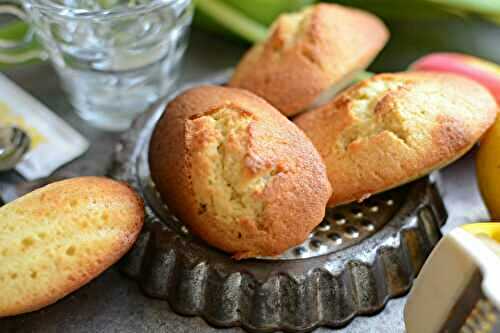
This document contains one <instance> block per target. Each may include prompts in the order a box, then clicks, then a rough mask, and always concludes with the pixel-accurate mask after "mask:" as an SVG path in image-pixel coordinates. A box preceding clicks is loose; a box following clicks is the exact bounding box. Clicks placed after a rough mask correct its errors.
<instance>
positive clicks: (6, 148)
mask: <svg viewBox="0 0 500 333" xmlns="http://www.w3.org/2000/svg"><path fill="white" fill-rule="evenodd" d="M30 145H31V139H30V137H29V136H28V134H26V132H24V131H23V130H21V129H19V128H17V127H0V171H8V170H11V169H13V168H14V167H15V166H16V164H17V163H18V162H19V161H20V160H21V159H22V158H23V156H24V154H25V153H26V152H27V151H28V150H29V148H30Z"/></svg>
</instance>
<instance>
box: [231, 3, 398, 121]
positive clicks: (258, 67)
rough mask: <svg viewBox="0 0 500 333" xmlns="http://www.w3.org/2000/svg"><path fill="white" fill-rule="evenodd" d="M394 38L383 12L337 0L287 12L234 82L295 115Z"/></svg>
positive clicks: (246, 60) (240, 67) (251, 53)
mask: <svg viewBox="0 0 500 333" xmlns="http://www.w3.org/2000/svg"><path fill="white" fill-rule="evenodd" d="M388 37H389V33H388V31H387V29H386V27H385V26H384V24H383V23H382V21H381V20H379V19H378V18H377V17H375V16H373V15H371V14H369V13H367V12H364V11H361V10H357V9H353V8H348V7H343V6H339V5H335V4H319V5H316V6H313V7H309V8H306V9H305V10H303V11H301V12H299V13H294V14H285V15H281V16H280V17H279V18H278V19H277V20H276V22H275V23H274V25H273V26H272V27H271V32H270V35H269V37H268V38H267V40H265V41H264V42H263V43H261V44H256V45H255V46H254V47H253V48H252V49H250V51H248V52H247V54H246V55H245V56H244V57H243V59H242V60H241V62H240V63H239V64H238V66H237V67H236V71H235V73H234V75H233V77H232V78H231V81H230V85H231V86H234V87H239V88H243V89H247V90H250V91H252V92H254V93H255V94H257V95H259V96H261V97H263V98H264V99H266V100H267V101H268V102H270V103H271V104H272V105H274V106H275V107H276V108H277V109H278V110H280V111H281V112H282V113H283V114H284V115H286V116H293V115H295V114H297V113H299V112H301V111H304V110H305V109H306V108H308V107H310V106H311V105H313V104H314V103H316V102H317V101H318V99H321V100H322V99H323V98H322V97H323V96H321V95H322V93H327V91H328V90H329V89H330V88H331V87H332V86H333V85H335V84H337V83H339V82H341V81H344V80H346V78H348V77H349V76H352V75H353V74H354V73H355V72H357V71H359V70H362V69H364V68H365V67H367V66H368V65H369V63H370V62H371V61H372V60H373V58H375V56H376V55H377V54H378V52H379V51H380V50H381V49H382V48H383V46H384V45H385V43H386V41H387V39H388Z"/></svg>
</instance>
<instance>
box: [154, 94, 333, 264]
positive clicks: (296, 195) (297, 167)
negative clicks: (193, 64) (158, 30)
mask: <svg viewBox="0 0 500 333" xmlns="http://www.w3.org/2000/svg"><path fill="white" fill-rule="evenodd" d="M149 163H150V167H151V175H152V177H153V180H154V182H155V184H156V187H157V189H158V191H159V192H160V193H161V196H162V198H163V199H164V200H165V202H166V204H167V205H168V207H169V209H170V210H171V211H172V212H173V213H174V214H176V215H177V216H178V217H179V218H180V219H181V221H182V222H184V223H185V224H186V225H187V226H188V227H189V228H190V229H191V231H192V232H193V233H195V234H196V235H198V236H199V237H201V238H203V239H204V240H206V241H207V242H208V243H209V244H211V245H213V246H215V247H217V248H219V249H222V250H224V251H226V252H229V253H231V254H234V257H235V258H238V259H242V258H248V257H255V256H271V255H277V254H279V253H281V252H283V251H285V250H286V249H288V248H290V247H292V246H294V245H297V244H299V243H301V242H302V241H304V240H305V239H306V237H307V236H308V234H309V232H310V231H311V230H312V229H313V228H314V227H315V226H316V225H318V224H319V223H320V222H321V220H322V218H323V216H324V213H325V206H326V202H327V201H328V198H329V197H330V194H331V188H330V184H329V182H328V178H327V175H326V168H325V166H324V164H323V162H322V160H321V157H320V156H319V154H318V152H317V151H316V149H315V148H314V146H313V145H312V143H311V142H310V140H309V139H308V138H307V137H306V136H305V135H304V133H302V131H300V130H299V129H298V128H297V127H296V126H295V125H294V124H293V123H292V122H290V121H289V120H288V119H286V118H285V117H284V116H283V115H281V114H280V113H279V112H278V111H277V110H276V109H275V108H273V107H272V106H271V105H269V104H268V103H267V102H265V101H264V100H263V99H261V98H259V97H257V96H255V95H253V94H252V93H250V92H247V91H244V90H240V89H235V88H224V87H217V86H203V87H199V88H194V89H191V90H189V91H187V92H185V93H184V94H182V95H180V96H178V97H177V98H176V99H174V100H173V101H172V102H171V103H170V104H169V105H168V106H167V109H166V112H165V113H164V115H163V116H162V118H161V119H160V120H159V122H158V124H157V127H156V129H155V131H154V133H153V137H152V139H151V143H150V155H149Z"/></svg>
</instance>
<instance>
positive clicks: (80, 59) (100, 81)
mask: <svg viewBox="0 0 500 333" xmlns="http://www.w3.org/2000/svg"><path fill="white" fill-rule="evenodd" d="M21 2H22V6H23V8H24V11H25V13H26V14H27V17H28V19H29V22H30V24H31V27H32V29H33V30H34V32H35V34H36V35H37V36H38V38H39V40H40V41H41V42H42V44H43V45H44V48H45V50H46V53H47V55H48V57H49V58H50V60H51V61H52V63H53V65H54V67H55V69H56V71H57V73H58V75H59V77H60V78H61V81H62V85H63V88H64V89H65V91H66V92H67V93H68V96H69V99H70V101H71V103H72V104H73V106H74V107H75V108H76V110H77V112H78V114H79V115H80V116H81V117H82V118H83V119H85V120H87V121H89V122H90V123H92V124H94V125H95V126H97V127H100V128H106V129H112V130H121V129H125V128H127V127H128V126H129V125H130V123H131V121H132V120H133V118H135V116H136V115H137V114H138V113H140V112H142V111H144V110H145V109H146V108H147V107H148V106H149V105H150V104H151V103H153V102H154V101H156V100H157V99H158V98H159V97H161V96H163V95H165V94H166V93H167V91H168V90H169V88H170V87H171V86H172V84H173V83H174V82H175V81H176V79H177V77H178V75H179V68H180V61H181V58H182V56H183V54H184V51H185V49H186V46H187V33H188V29H189V25H190V23H191V19H192V13H193V8H192V5H191V1H190V0H21ZM5 8H10V10H9V11H6V10H5ZM12 8H13V7H12V6H11V5H4V6H0V12H4V13H5V12H8V13H10V14H14V15H17V16H20V17H22V15H18V14H19V13H17V14H16V13H15V12H13V11H12ZM0 46H1V44H0ZM38 56H40V55H38ZM42 56H43V55H42ZM23 60H25V59H23ZM41 79H43V78H41Z"/></svg>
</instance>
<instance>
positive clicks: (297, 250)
mask: <svg viewBox="0 0 500 333" xmlns="http://www.w3.org/2000/svg"><path fill="white" fill-rule="evenodd" d="M293 253H294V254H295V255H296V256H301V255H304V254H306V253H307V249H306V248H305V247H303V246H299V247H297V248H295V249H294V250H293Z"/></svg>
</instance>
